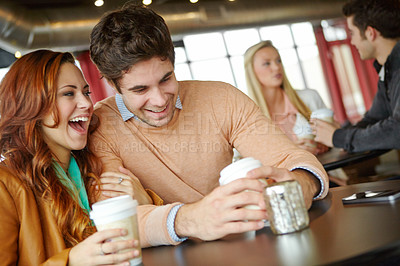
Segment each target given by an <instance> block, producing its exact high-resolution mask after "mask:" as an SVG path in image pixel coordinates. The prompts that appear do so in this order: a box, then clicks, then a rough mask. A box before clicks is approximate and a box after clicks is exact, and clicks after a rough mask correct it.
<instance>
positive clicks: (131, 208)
mask: <svg viewBox="0 0 400 266" xmlns="http://www.w3.org/2000/svg"><path fill="white" fill-rule="evenodd" d="M137 205H138V202H137V200H133V199H132V197H131V196H129V195H124V196H119V197H115V198H111V199H107V200H103V201H99V202H97V203H95V204H93V205H92V211H91V212H90V218H91V219H92V220H93V221H94V224H95V225H96V228H97V230H98V231H102V230H106V229H116V228H124V229H126V230H127V231H128V234H127V235H126V236H123V237H116V238H112V239H111V241H117V240H131V239H136V240H138V241H139V230H138V223H137V212H136V207H137ZM132 250H133V249H132ZM139 252H140V253H139V257H137V258H134V259H132V260H130V265H138V264H141V263H142V252H141V249H140V245H139Z"/></svg>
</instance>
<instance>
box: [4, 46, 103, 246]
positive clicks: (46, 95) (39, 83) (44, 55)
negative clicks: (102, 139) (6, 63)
mask: <svg viewBox="0 0 400 266" xmlns="http://www.w3.org/2000/svg"><path fill="white" fill-rule="evenodd" d="M64 63H71V64H75V60H74V57H73V56H72V55H71V54H70V53H61V52H53V51H49V50H38V51H35V52H31V53H29V54H26V55H24V56H23V57H21V58H20V59H18V60H17V61H16V62H15V63H14V64H13V65H12V66H11V68H10V70H9V71H8V73H7V74H6V75H5V76H4V78H3V80H2V82H1V84H0V114H1V118H0V149H1V153H2V155H3V156H4V157H5V160H4V161H3V164H4V165H6V166H7V167H8V168H9V169H10V170H11V171H13V172H14V174H15V175H16V176H17V177H19V178H21V179H22V180H23V181H24V182H25V183H26V184H27V185H28V186H29V187H31V188H32V190H33V191H34V193H35V194H36V196H37V197H39V198H41V199H42V200H45V201H46V202H47V203H48V204H49V205H50V207H51V210H52V212H53V215H54V217H55V219H56V222H57V224H58V226H59V229H60V232H61V233H62V234H63V236H64V240H65V243H66V245H67V247H71V246H73V245H75V244H77V243H79V242H80V241H82V240H83V239H85V238H86V237H87V236H89V235H90V234H91V233H93V231H94V228H93V226H91V222H90V219H89V216H88V214H87V213H86V212H85V211H84V210H83V209H82V208H81V207H80V206H79V204H78V203H77V202H76V201H75V200H74V199H73V198H72V197H71V194H70V193H69V191H68V189H67V188H66V187H65V186H63V185H62V183H61V182H60V180H59V178H58V176H57V175H56V172H55V170H54V168H53V155H52V153H51V151H50V149H49V147H48V146H47V144H46V142H45V141H44V140H43V135H42V129H41V122H42V120H43V118H44V117H45V116H46V115H47V114H49V113H52V114H53V117H54V118H55V121H56V125H55V127H57V126H58V122H59V116H58V109H57V105H56V95H57V77H58V73H59V70H60V67H61V65H62V64H64ZM91 130H93V129H91ZM73 156H74V157H75V158H76V161H77V162H78V165H79V167H80V169H81V173H82V177H83V180H84V183H85V186H86V189H87V191H88V194H89V196H90V195H93V193H94V189H93V186H90V184H91V183H92V181H93V180H96V181H98V180H97V179H98V178H97V177H96V176H97V175H89V173H91V172H93V173H95V174H98V173H99V172H100V165H99V162H98V160H97V159H96V158H95V156H94V155H93V153H92V152H91V151H90V150H88V149H87V148H85V149H83V150H80V151H73ZM90 198H91V197H89V199H90Z"/></svg>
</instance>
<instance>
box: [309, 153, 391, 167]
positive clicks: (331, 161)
mask: <svg viewBox="0 0 400 266" xmlns="http://www.w3.org/2000/svg"><path fill="white" fill-rule="evenodd" d="M389 151H390V150H375V151H366V152H356V153H349V152H347V151H344V150H342V149H338V148H332V149H330V150H329V151H328V152H326V153H324V154H320V155H318V156H317V158H318V160H319V161H320V162H321V164H322V165H323V166H324V168H325V170H326V171H329V170H333V169H336V168H341V167H345V166H348V165H351V164H356V163H359V162H362V161H366V160H369V159H372V158H375V157H378V156H380V155H382V154H384V153H387V152H389Z"/></svg>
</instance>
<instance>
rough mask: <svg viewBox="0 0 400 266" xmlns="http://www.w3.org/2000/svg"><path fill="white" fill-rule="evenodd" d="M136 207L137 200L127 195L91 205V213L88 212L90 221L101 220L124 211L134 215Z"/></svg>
mask: <svg viewBox="0 0 400 266" xmlns="http://www.w3.org/2000/svg"><path fill="white" fill-rule="evenodd" d="M137 206H138V202H137V200H134V199H132V197H131V196H129V195H123V196H119V197H115V198H111V199H106V200H103V201H99V202H96V203H94V204H93V205H92V211H91V212H90V218H91V219H93V220H94V219H103V218H105V217H110V216H113V215H117V214H119V213H121V212H124V211H129V212H131V211H134V213H136V207H137Z"/></svg>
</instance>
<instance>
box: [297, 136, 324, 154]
mask: <svg viewBox="0 0 400 266" xmlns="http://www.w3.org/2000/svg"><path fill="white" fill-rule="evenodd" d="M294 143H295V144H296V145H297V146H298V147H299V148H300V149H303V150H306V151H309V152H311V153H312V154H314V155H316V154H318V146H317V143H316V142H315V141H314V140H312V139H305V138H304V139H297V140H296V141H294Z"/></svg>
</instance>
